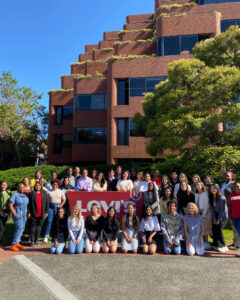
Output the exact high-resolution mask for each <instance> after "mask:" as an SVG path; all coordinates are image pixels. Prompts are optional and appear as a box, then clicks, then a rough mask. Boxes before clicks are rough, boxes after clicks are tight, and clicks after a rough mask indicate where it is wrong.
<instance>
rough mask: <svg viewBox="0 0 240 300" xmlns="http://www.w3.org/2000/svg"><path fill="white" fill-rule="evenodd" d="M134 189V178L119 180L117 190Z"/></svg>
mask: <svg viewBox="0 0 240 300" xmlns="http://www.w3.org/2000/svg"><path fill="white" fill-rule="evenodd" d="M132 189H133V183H132V180H130V179H128V180H118V182H117V190H118V191H120V190H127V191H129V190H132Z"/></svg>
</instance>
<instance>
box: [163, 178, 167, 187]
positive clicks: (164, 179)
mask: <svg viewBox="0 0 240 300" xmlns="http://www.w3.org/2000/svg"><path fill="white" fill-rule="evenodd" d="M162 184H163V185H167V184H168V180H167V177H163V178H162Z"/></svg>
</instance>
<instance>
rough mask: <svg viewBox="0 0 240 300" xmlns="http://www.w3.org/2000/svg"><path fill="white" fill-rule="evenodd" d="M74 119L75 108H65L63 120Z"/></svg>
mask: <svg viewBox="0 0 240 300" xmlns="http://www.w3.org/2000/svg"><path fill="white" fill-rule="evenodd" d="M72 118H73V106H67V105H65V106H63V119H64V120H69V119H72Z"/></svg>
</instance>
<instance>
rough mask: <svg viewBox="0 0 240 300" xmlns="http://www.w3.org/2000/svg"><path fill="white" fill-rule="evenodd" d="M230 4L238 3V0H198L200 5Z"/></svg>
mask: <svg viewBox="0 0 240 300" xmlns="http://www.w3.org/2000/svg"><path fill="white" fill-rule="evenodd" d="M231 2H240V0H199V4H200V5H204V4H218V3H231Z"/></svg>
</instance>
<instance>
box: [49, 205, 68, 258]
mask: <svg viewBox="0 0 240 300" xmlns="http://www.w3.org/2000/svg"><path fill="white" fill-rule="evenodd" d="M67 237H68V227H67V218H66V217H65V209H64V208H63V207H59V208H58V213H57V215H56V217H55V218H54V219H53V223H52V246H51V253H52V254H61V253H62V252H63V249H64V248H65V245H66V241H67Z"/></svg>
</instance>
